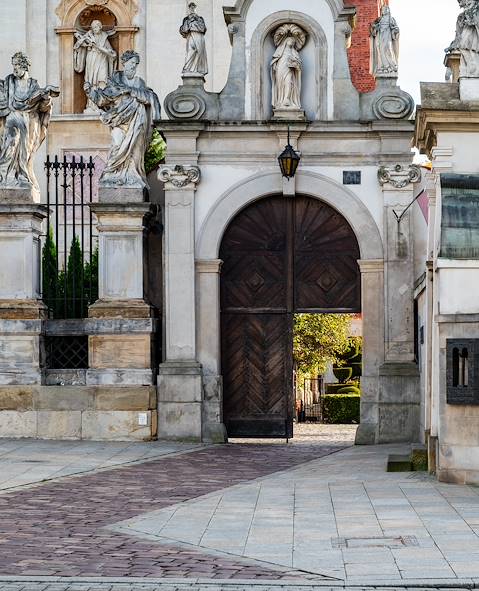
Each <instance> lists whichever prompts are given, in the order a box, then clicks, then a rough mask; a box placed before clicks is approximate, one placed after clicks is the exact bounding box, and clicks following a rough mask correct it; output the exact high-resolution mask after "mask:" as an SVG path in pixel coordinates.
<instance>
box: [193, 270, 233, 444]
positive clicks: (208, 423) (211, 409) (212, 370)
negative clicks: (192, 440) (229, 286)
mask: <svg viewBox="0 0 479 591" xmlns="http://www.w3.org/2000/svg"><path fill="white" fill-rule="evenodd" d="M222 264H223V261H221V260H219V259H213V260H204V261H196V277H197V303H196V305H197V310H198V321H197V324H198V360H199V362H200V363H201V365H202V368H203V392H204V401H203V440H204V441H212V442H213V443H225V442H226V441H227V434H226V428H225V426H224V424H223V407H222V401H223V395H222V389H223V382H222V376H221V369H220V364H219V360H220V347H221V343H220V341H221V314H220V273H221V265H222Z"/></svg>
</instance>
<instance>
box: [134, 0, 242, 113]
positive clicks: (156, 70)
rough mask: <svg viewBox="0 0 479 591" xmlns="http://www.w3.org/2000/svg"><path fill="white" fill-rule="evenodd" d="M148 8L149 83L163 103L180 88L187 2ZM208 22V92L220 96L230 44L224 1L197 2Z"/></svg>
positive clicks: (149, 2)
mask: <svg viewBox="0 0 479 591" xmlns="http://www.w3.org/2000/svg"><path fill="white" fill-rule="evenodd" d="M143 3H144V4H145V5H146V20H145V22H146V30H145V48H146V51H145V53H146V81H147V83H148V85H149V86H151V87H152V88H153V89H154V90H155V91H156V92H157V93H158V96H159V97H160V100H161V102H162V103H163V100H164V98H165V97H166V95H167V94H169V93H170V92H172V91H173V90H175V89H176V88H177V87H178V86H179V85H180V84H181V71H182V69H183V64H184V58H185V49H186V42H185V40H184V39H183V38H182V37H181V35H180V34H179V32H178V31H179V28H180V25H181V23H182V20H183V18H184V17H185V16H186V1H185V0H161V1H159V0H143ZM197 4H198V10H197V12H198V14H200V15H201V16H203V18H204V19H205V21H206V26H207V28H208V32H207V34H206V43H207V51H208V64H209V73H208V75H207V76H206V90H208V91H211V92H220V91H221V90H222V89H223V87H224V86H225V84H226V80H227V78H228V71H229V65H230V60H231V44H230V41H229V36H228V30H227V26H226V23H225V20H224V16H223V0H197Z"/></svg>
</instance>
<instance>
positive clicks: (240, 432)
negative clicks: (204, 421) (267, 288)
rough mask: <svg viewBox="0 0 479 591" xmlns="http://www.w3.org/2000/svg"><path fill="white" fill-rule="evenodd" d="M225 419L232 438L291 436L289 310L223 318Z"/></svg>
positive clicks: (225, 315) (228, 315)
mask: <svg viewBox="0 0 479 591" xmlns="http://www.w3.org/2000/svg"><path fill="white" fill-rule="evenodd" d="M222 323H223V326H222V351H223V357H222V371H223V389H224V392H225V396H224V402H223V404H224V417H225V418H224V420H225V424H226V429H227V431H228V435H229V436H230V437H289V436H290V435H289V432H290V429H289V428H288V425H287V423H288V421H289V417H290V415H291V412H290V408H289V407H290V400H291V389H292V383H291V380H292V371H291V370H292V367H291V364H290V361H289V360H290V358H291V351H290V348H291V347H292V344H291V337H290V330H289V322H288V315H286V314H224V315H223V317H222Z"/></svg>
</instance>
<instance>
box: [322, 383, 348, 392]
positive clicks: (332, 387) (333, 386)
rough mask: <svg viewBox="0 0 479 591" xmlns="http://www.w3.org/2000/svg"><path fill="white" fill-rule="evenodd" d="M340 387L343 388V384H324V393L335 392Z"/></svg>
mask: <svg viewBox="0 0 479 591" xmlns="http://www.w3.org/2000/svg"><path fill="white" fill-rule="evenodd" d="M341 388H344V384H326V394H337V392H338V390H341Z"/></svg>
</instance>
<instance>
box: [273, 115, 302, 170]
mask: <svg viewBox="0 0 479 591" xmlns="http://www.w3.org/2000/svg"><path fill="white" fill-rule="evenodd" d="M300 160H301V156H300V155H299V154H298V152H296V150H295V149H294V148H293V146H292V145H291V143H290V138H289V127H288V145H287V146H286V147H285V149H284V151H283V152H282V153H281V154H280V156H279V157H278V162H279V167H280V168H281V173H282V175H283V176H284V177H286V178H287V179H288V180H289V179H292V178H293V177H294V175H295V174H296V171H297V169H298V166H299V161H300Z"/></svg>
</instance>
